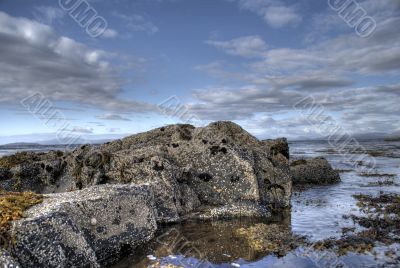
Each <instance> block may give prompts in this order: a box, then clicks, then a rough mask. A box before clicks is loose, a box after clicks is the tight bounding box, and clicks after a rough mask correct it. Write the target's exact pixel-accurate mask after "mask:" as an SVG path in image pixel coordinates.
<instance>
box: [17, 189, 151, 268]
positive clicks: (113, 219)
mask: <svg viewBox="0 0 400 268" xmlns="http://www.w3.org/2000/svg"><path fill="white" fill-rule="evenodd" d="M24 216H25V218H24V219H21V220H19V221H16V222H13V225H12V228H11V235H12V236H13V237H14V239H15V245H14V247H13V252H12V253H13V256H15V257H16V259H18V261H19V263H20V264H21V265H22V266H23V267H100V265H104V264H107V263H110V262H112V261H114V260H115V258H116V257H117V256H119V254H120V253H121V252H122V251H124V250H127V249H131V248H135V247H136V246H137V245H139V244H141V243H144V242H146V241H149V240H150V239H151V238H152V237H153V235H154V232H155V231H156V229H157V225H156V212H155V204H154V196H153V193H152V191H151V187H150V186H148V185H131V184H127V185H104V186H94V187H91V188H88V189H85V190H82V191H75V192H70V193H62V194H50V195H46V198H45V200H44V202H43V203H42V204H40V205H36V206H34V207H32V208H31V209H29V210H28V211H26V212H25V215H24Z"/></svg>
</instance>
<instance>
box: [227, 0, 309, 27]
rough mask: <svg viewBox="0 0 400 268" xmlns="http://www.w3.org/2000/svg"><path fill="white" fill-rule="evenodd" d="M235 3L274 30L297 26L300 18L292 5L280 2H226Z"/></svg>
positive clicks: (276, 0)
mask: <svg viewBox="0 0 400 268" xmlns="http://www.w3.org/2000/svg"><path fill="white" fill-rule="evenodd" d="M228 1H230V2H237V3H238V5H239V7H240V8H241V9H244V10H248V11H251V12H253V13H255V14H257V15H258V16H260V17H262V18H263V19H264V20H265V22H266V23H268V25H270V26H271V27H274V28H280V27H284V26H297V25H298V24H299V23H300V22H301V21H302V16H301V14H300V13H299V12H298V10H297V8H296V7H295V6H293V5H291V6H289V5H285V4H284V3H283V2H282V1H280V0H228Z"/></svg>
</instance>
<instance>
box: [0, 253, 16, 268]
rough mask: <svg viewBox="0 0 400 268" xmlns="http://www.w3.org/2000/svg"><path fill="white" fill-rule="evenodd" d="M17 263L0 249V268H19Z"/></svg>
mask: <svg viewBox="0 0 400 268" xmlns="http://www.w3.org/2000/svg"><path fill="white" fill-rule="evenodd" d="M20 267H21V266H20V265H19V263H18V262H17V261H16V260H15V259H14V258H13V257H12V256H11V255H10V253H8V252H7V251H5V250H3V249H1V248H0V268H20Z"/></svg>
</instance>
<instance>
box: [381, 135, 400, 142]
mask: <svg viewBox="0 0 400 268" xmlns="http://www.w3.org/2000/svg"><path fill="white" fill-rule="evenodd" d="M385 141H400V136H398V137H386V138H385Z"/></svg>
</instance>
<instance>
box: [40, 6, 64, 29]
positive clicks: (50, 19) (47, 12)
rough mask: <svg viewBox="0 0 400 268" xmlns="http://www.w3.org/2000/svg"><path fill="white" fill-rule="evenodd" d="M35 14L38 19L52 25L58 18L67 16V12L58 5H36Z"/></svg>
mask: <svg viewBox="0 0 400 268" xmlns="http://www.w3.org/2000/svg"><path fill="white" fill-rule="evenodd" d="M33 16H34V17H35V19H36V20H37V21H39V22H41V23H45V24H49V25H51V24H53V23H54V22H55V21H56V20H59V19H62V18H63V17H64V16H65V12H64V11H63V10H62V9H61V8H58V7H53V6H38V7H35V10H34V11H33Z"/></svg>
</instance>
